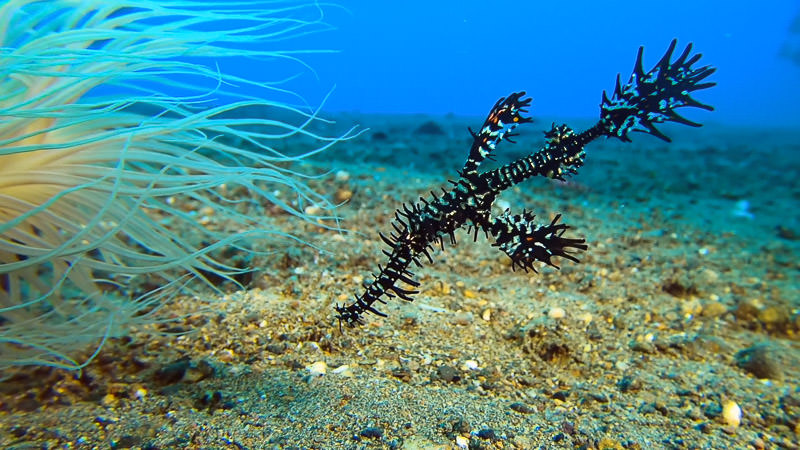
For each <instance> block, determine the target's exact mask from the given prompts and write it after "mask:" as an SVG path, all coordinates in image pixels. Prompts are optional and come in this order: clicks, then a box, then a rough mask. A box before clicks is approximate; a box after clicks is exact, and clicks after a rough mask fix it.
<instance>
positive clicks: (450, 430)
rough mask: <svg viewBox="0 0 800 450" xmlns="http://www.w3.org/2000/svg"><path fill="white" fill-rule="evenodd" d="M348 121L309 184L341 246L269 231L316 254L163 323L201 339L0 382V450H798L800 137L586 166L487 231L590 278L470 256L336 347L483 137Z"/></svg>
mask: <svg viewBox="0 0 800 450" xmlns="http://www.w3.org/2000/svg"><path fill="white" fill-rule="evenodd" d="M431 120H432V121H433V122H434V123H435V125H436V127H423V128H422V129H420V126H421V125H423V124H424V123H425V122H427V121H431ZM351 121H359V122H362V123H363V124H364V125H365V126H367V127H369V128H370V130H369V131H367V132H366V133H365V134H363V135H362V136H361V137H360V138H358V139H356V140H353V141H350V142H347V143H343V144H342V145H339V146H337V147H334V148H333V149H331V150H330V151H329V152H328V154H327V158H329V159H328V160H318V162H319V164H322V165H328V166H331V165H332V166H333V167H334V171H333V172H332V173H331V174H330V175H328V176H326V177H323V178H322V179H319V180H315V181H312V184H313V185H314V186H315V187H317V188H318V189H319V190H320V191H325V192H329V193H330V194H331V196H333V197H335V198H336V199H337V200H338V201H341V200H347V202H346V203H345V204H343V205H342V206H341V207H339V208H338V210H337V212H338V215H339V216H340V217H341V218H342V225H343V226H344V227H345V228H348V229H350V230H351V231H352V232H351V233H349V234H340V233H336V232H334V231H329V230H325V229H323V228H321V227H318V226H315V225H313V224H305V223H303V224H298V222H297V221H294V220H290V217H288V216H285V215H282V216H275V217H267V219H268V220H269V221H270V223H271V224H272V225H271V226H275V227H278V228H279V229H282V230H285V231H289V232H293V233H295V234H297V235H298V236H300V237H301V238H304V239H308V240H311V241H313V242H314V243H316V244H317V245H319V246H320V247H322V248H324V249H325V250H327V252H324V253H323V252H318V251H316V250H313V249H311V248H307V247H306V248H302V247H301V248H293V249H290V250H285V251H284V250H281V251H279V252H278V253H276V254H275V255H273V256H270V257H258V258H256V259H255V260H253V261H252V264H253V265H255V266H256V267H257V268H259V272H257V273H256V274H255V275H254V277H253V280H252V282H251V283H250V285H249V287H248V289H247V290H240V291H234V290H230V291H229V292H230V293H229V294H227V295H226V296H224V297H223V298H217V297H215V296H214V295H213V294H211V293H209V294H207V295H200V296H199V297H198V298H182V299H180V300H179V301H178V302H176V303H175V304H173V305H170V308H171V311H174V315H175V316H176V317H179V316H182V315H183V314H186V313H187V312H192V311H195V310H196V309H197V308H198V307H200V306H208V305H211V306H212V308H213V309H214V310H215V312H214V313H211V314H206V315H200V314H192V315H190V316H189V317H187V318H184V319H180V320H178V321H177V322H175V323H171V324H166V325H161V326H158V327H155V328H158V329H159V330H161V331H170V332H184V331H189V330H194V332H193V333H189V334H184V335H179V336H173V335H168V336H158V335H157V336H153V335H151V334H148V333H145V332H143V330H138V331H135V332H133V333H132V334H131V336H130V338H123V339H115V340H113V341H112V342H110V343H109V344H108V345H107V346H106V347H105V349H104V351H103V352H102V353H101V354H100V355H99V356H98V357H97V358H96V360H95V361H93V362H92V363H91V364H90V366H89V367H88V368H86V369H85V370H84V371H82V372H81V373H79V374H78V373H69V372H63V371H58V370H52V369H46V368H40V369H28V370H26V371H25V372H23V373H22V374H20V375H18V376H17V377H14V378H12V379H9V380H6V381H5V382H4V383H2V384H0V447H2V448H17V449H19V448H59V447H60V448H149V449H160V448H210V449H213V448H321V449H334V448H346V449H347V448H403V449H436V448H441V449H446V448H458V446H459V445H461V446H468V447H469V448H475V449H479V448H487V449H491V448H497V449H499V448H521V449H525V448H585V449H589V448H595V449H599V448H606V449H621V448H641V449H649V448H730V449H738V448H757V449H760V448H798V442H800V383H799V381H800V368H798V367H800V341H799V340H798V336H800V314H799V312H798V311H799V310H800V281H799V280H798V270H799V269H800V263H799V262H798V255H799V254H800V209H799V208H798V206H800V183H799V182H798V179H800V132H798V131H797V130H794V131H791V130H783V131H780V130H768V129H755V128H754V129H746V128H733V127H723V126H714V125H711V126H707V127H704V128H702V129H692V128H686V127H667V128H665V130H666V132H667V134H668V135H671V136H673V137H674V138H675V139H674V140H675V142H674V143H672V144H669V145H668V144H666V143H663V142H661V141H658V140H656V139H654V138H651V137H649V136H644V135H636V136H634V143H632V144H622V143H619V142H617V141H602V142H596V143H594V144H592V145H590V146H589V147H587V153H588V156H587V158H586V165H585V166H584V167H583V168H582V169H581V173H580V175H579V176H577V177H574V178H571V179H570V181H569V183H567V184H562V183H557V182H553V181H550V180H547V179H533V180H529V181H527V182H525V183H524V184H522V185H519V186H518V187H516V188H514V189H512V190H510V191H509V192H507V193H506V194H504V195H503V197H502V199H501V201H499V202H498V203H497V206H498V208H497V209H496V211H495V212H496V213H499V212H501V211H502V209H503V208H505V207H508V208H510V209H511V210H512V212H515V211H517V212H521V210H522V209H523V208H527V209H528V210H532V211H534V212H536V213H537V215H538V217H539V218H540V219H541V220H542V222H545V221H549V220H550V218H551V217H552V215H553V214H556V213H561V214H563V221H564V222H565V223H567V224H569V225H570V226H572V227H574V228H573V229H571V230H570V233H571V235H573V236H582V237H585V238H586V240H587V242H588V245H589V249H588V250H587V251H586V252H585V253H584V254H582V255H581V263H580V264H573V263H571V262H569V261H561V263H562V264H561V265H562V270H560V271H557V270H554V269H552V268H547V267H545V268H543V269H542V270H540V273H539V274H534V273H528V274H526V273H524V272H522V271H519V270H517V271H512V270H511V268H510V265H509V261H508V258H507V257H506V256H505V255H504V254H503V253H502V252H500V251H499V250H498V249H496V248H493V247H492V246H491V245H490V242H488V241H487V239H486V238H485V237H483V236H482V235H481V236H479V238H478V241H477V242H474V243H473V242H472V238H471V236H468V235H467V234H466V233H465V232H464V233H461V234H459V235H458V236H457V237H458V238H459V243H458V245H457V246H455V247H454V246H451V245H446V248H445V250H444V251H436V252H434V254H433V255H432V256H433V257H434V259H435V263H434V264H425V265H424V267H423V268H420V269H416V270H415V274H416V277H417V279H418V280H419V281H420V282H421V286H420V289H421V292H420V293H419V294H418V295H417V296H416V300H415V301H414V302H413V303H406V302H402V301H399V300H395V301H391V302H390V303H389V304H388V305H384V306H383V308H382V309H383V311H384V312H386V313H388V314H389V317H388V318H385V319H382V318H379V317H376V316H368V317H367V324H366V325H365V326H363V327H361V328H356V329H345V330H343V332H340V331H339V329H338V326H337V322H336V320H335V318H334V315H333V310H332V307H333V305H334V304H335V303H337V302H345V301H349V300H350V299H352V296H353V294H354V293H355V292H358V291H359V286H360V284H361V282H362V280H364V279H365V278H366V279H368V278H369V275H370V273H372V272H375V271H377V269H378V264H385V260H386V257H385V256H384V255H383V254H382V253H381V249H383V248H384V244H383V243H382V242H381V241H380V239H379V237H378V232H379V231H383V232H387V231H390V230H391V227H390V225H389V221H390V220H391V219H392V217H393V213H394V210H395V208H397V207H399V206H400V205H401V203H402V202H408V201H415V200H417V199H418V197H419V196H420V195H427V194H426V193H427V192H429V191H430V190H437V191H438V190H439V189H440V187H447V186H448V183H447V181H446V180H447V179H449V178H454V177H456V176H457V175H456V170H458V169H459V168H460V166H461V164H463V162H464V159H465V158H466V156H467V153H468V149H469V143H470V138H469V135H468V133H467V132H466V126H467V125H471V126H472V127H473V128H477V127H479V126H480V122H481V119H478V118H476V119H469V120H467V119H459V118H455V117H438V118H431V117H426V116H406V117H401V118H393V117H383V116H381V117H355V116H348V117H344V118H342V119H341V120H340V122H341V123H345V124H346V123H348V122H351ZM549 123H550V121H549V120H537V122H536V123H534V124H532V125H527V126H526V127H524V129H522V130H521V131H522V132H523V135H522V136H521V137H520V138H519V143H517V144H516V145H513V144H510V143H504V144H503V145H501V146H500V147H499V148H498V152H497V160H498V163H505V162H508V161H511V160H513V159H515V158H518V157H521V156H524V155H525V154H527V153H529V152H530V151H533V150H536V149H538V146H539V145H540V144H541V141H542V139H541V136H542V135H541V133H540V131H539V130H544V129H545V128H548V127H549ZM569 123H570V125H572V126H573V127H575V128H581V127H582V126H585V125H587V122H586V121H583V122H582V121H577V122H575V121H572V122H569ZM437 127H438V130H437V129H436V128H437ZM426 128H428V130H427V131H429V132H428V133H421V132H420V131H425V130H426ZM430 128H433V129H432V130H431V129H430ZM430 131H440V132H441V134H436V133H433V134H431V133H430ZM337 171H338V172H337ZM266 209H267V210H269V209H268V208H266ZM220 220H221V222H220V223H223V222H224V221H222V219H220ZM323 372H324V374H322V373H323ZM734 405H738V407H739V408H740V409H741V423H740V424H738V426H737V425H736V423H735V421H734V420H733V419H735V417H733V416H735V414H732V412H735V411H733V410H735V409H736V408H735V407H734ZM726 417H727V418H726Z"/></svg>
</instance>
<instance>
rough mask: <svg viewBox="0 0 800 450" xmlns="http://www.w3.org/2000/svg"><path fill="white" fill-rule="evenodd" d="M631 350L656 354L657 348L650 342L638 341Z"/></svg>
mask: <svg viewBox="0 0 800 450" xmlns="http://www.w3.org/2000/svg"><path fill="white" fill-rule="evenodd" d="M631 350H633V351H635V352H642V353H649V354H652V353H655V352H656V346H655V345H653V343H652V342H650V341H636V342H634V343H633V344H632V345H631Z"/></svg>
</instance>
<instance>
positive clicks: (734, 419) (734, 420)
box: [722, 400, 742, 428]
mask: <svg viewBox="0 0 800 450" xmlns="http://www.w3.org/2000/svg"><path fill="white" fill-rule="evenodd" d="M722 418H723V420H725V423H726V424H728V425H729V426H731V427H734V428H735V427H738V426H739V424H741V423H742V408H740V407H739V405H738V404H736V402H735V401H733V400H725V401H724V402H723V403H722Z"/></svg>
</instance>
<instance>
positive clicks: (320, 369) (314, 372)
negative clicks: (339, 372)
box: [306, 361, 328, 377]
mask: <svg viewBox="0 0 800 450" xmlns="http://www.w3.org/2000/svg"><path fill="white" fill-rule="evenodd" d="M306 369H307V370H308V373H309V375H311V376H312V377H320V376H322V375H325V373H327V372H328V365H327V364H325V361H317V362H315V363H314V364H311V365H310V366H308V367H306Z"/></svg>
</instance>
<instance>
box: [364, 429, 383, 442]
mask: <svg viewBox="0 0 800 450" xmlns="http://www.w3.org/2000/svg"><path fill="white" fill-rule="evenodd" d="M359 434H360V435H361V437H365V438H368V439H380V438H382V437H383V428H381V427H367V428H364V429H363V430H361V433H359Z"/></svg>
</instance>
